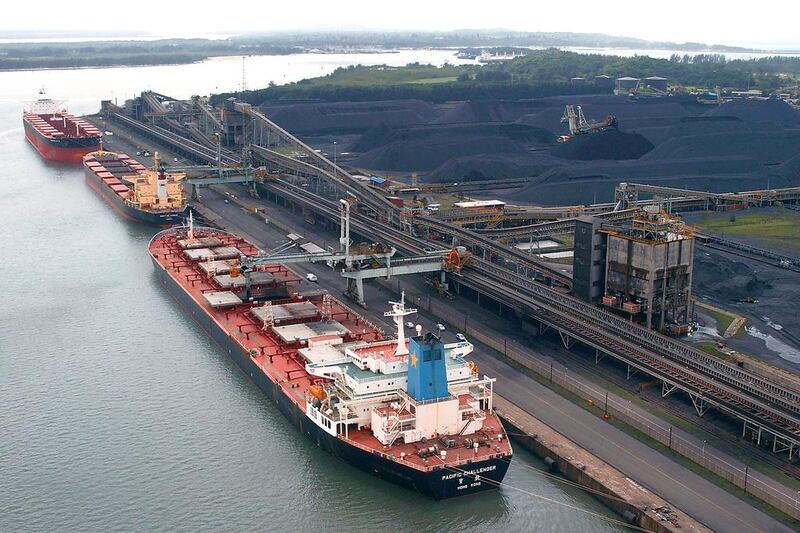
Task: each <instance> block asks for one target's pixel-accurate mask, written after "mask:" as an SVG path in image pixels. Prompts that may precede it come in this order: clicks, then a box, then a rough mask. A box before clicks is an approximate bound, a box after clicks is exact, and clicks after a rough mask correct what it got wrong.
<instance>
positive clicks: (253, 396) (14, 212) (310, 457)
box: [0, 51, 618, 532]
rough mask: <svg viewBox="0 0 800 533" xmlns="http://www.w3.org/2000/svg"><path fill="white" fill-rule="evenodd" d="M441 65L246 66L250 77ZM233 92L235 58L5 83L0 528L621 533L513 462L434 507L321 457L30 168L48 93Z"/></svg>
mask: <svg viewBox="0 0 800 533" xmlns="http://www.w3.org/2000/svg"><path fill="white" fill-rule="evenodd" d="M446 59H447V60H454V56H452V55H451V54H450V53H449V52H433V51H431V52H424V51H422V52H411V51H409V52H402V53H401V54H387V55H386V56H384V57H380V56H376V55H371V54H370V55H368V57H353V56H350V55H347V56H333V55H325V56H290V57H289V56H279V57H264V58H252V59H250V60H248V61H249V63H248V72H247V79H248V84H249V85H250V86H252V87H258V86H263V85H266V83H267V82H268V81H276V83H281V82H283V81H292V80H295V79H300V78H304V77H307V76H311V75H317V74H320V73H325V72H329V71H331V70H333V69H334V68H336V67H337V66H342V65H347V64H353V63H390V62H393V64H404V63H407V62H409V61H413V60H420V61H426V62H427V61H434V62H437V61H438V62H443V61H444V60H446ZM240 80H241V60H240V59H239V60H236V59H222V60H211V61H207V62H203V63H198V64H193V65H184V66H169V67H140V68H113V69H85V70H62V71H36V72H8V73H0V88H1V89H0V161H2V162H3V170H2V172H1V173H0V243H2V248H1V249H2V252H0V257H1V258H2V265H3V275H2V280H3V281H2V284H0V288H2V290H0V297H2V300H3V301H2V303H0V428H2V431H0V531H44V530H48V531H51V530H57V531H114V530H136V531H149V530H162V531H166V530H169V531H173V530H215V531H216V530H235V531H242V530H256V529H258V530H285V529H286V528H287V527H291V528H293V529H295V530H298V531H307V530H312V529H314V530H319V529H320V528H321V529H324V530H337V531H353V530H372V531H402V530H418V531H453V530H458V531H482V530H499V531H530V530H547V531H564V532H572V531H589V532H592V531H598V532H599V531H609V530H615V529H618V528H617V526H614V525H611V524H609V523H608V522H606V521H604V520H602V519H600V518H598V517H597V516H593V515H589V514H586V513H584V512H581V510H583V511H589V512H591V513H598V514H600V515H603V516H610V515H609V514H608V513H607V512H606V511H605V510H604V508H603V507H602V506H600V505H599V504H598V503H597V502H596V501H594V500H593V499H591V498H589V497H588V496H586V495H585V494H583V493H581V492H579V491H577V490H575V489H571V488H568V487H567V486H565V485H563V484H561V483H559V482H556V481H553V480H550V479H548V478H546V477H544V476H543V474H542V472H543V469H542V465H541V464H540V463H539V462H538V461H537V460H536V459H535V458H533V457H532V456H530V455H529V454H527V453H525V452H524V451H522V450H520V449H517V453H516V456H515V458H514V461H513V462H512V465H511V469H510V471H509V474H508V476H507V478H506V482H507V484H508V486H507V487H504V488H502V489H501V490H499V491H498V492H496V493H492V494H487V495H482V496H478V497H475V498H466V499H461V500H452V501H447V502H434V501H431V500H428V499H425V498H423V497H421V496H418V495H415V494H413V493H411V492H408V491H406V490H403V489H400V488H397V487H395V486H394V485H391V484H389V483H385V482H382V481H380V480H377V479H374V478H372V477H370V476H368V475H365V474H362V473H360V472H359V471H357V470H356V469H355V468H351V467H349V466H347V465H344V464H342V463H340V462H339V461H337V460H335V459H333V458H331V457H329V456H327V455H326V454H324V453H322V452H320V451H319V450H317V449H316V448H315V447H314V445H313V444H312V443H311V442H308V441H307V440H306V439H305V438H303V437H302V436H301V435H299V434H298V433H297V432H296V431H294V429H293V428H292V427H291V426H290V425H289V423H288V422H287V421H286V420H284V418H283V417H282V416H281V415H280V413H279V412H278V411H277V410H276V409H275V408H274V407H273V406H272V405H271V404H269V403H268V402H267V401H266V400H265V398H264V396H263V395H262V394H261V393H260V391H259V390H258V389H257V387H256V386H255V385H253V384H252V383H251V382H250V381H249V379H248V378H247V377H245V376H244V375H243V374H242V373H241V372H240V371H239V370H238V368H237V367H236V366H235V364H233V363H232V362H231V361H229V360H228V359H227V358H226V357H225V356H224V355H223V354H222V353H220V352H219V351H218V349H217V348H216V346H214V345H212V344H211V342H210V341H209V339H208V338H207V337H206V336H205V335H204V334H203V333H202V332H201V331H200V330H198V329H197V328H196V327H194V326H193V324H192V323H191V322H190V321H189V320H188V319H187V318H186V317H185V316H184V314H183V313H182V312H181V310H180V309H179V308H178V307H177V305H176V304H175V303H174V302H173V301H172V300H171V299H170V298H169V296H168V295H167V294H166V293H165V292H164V291H163V290H162V289H161V288H160V287H159V286H158V285H157V284H156V282H155V279H154V277H153V274H152V271H151V268H152V267H151V265H150V262H149V260H148V258H147V255H146V246H147V242H148V240H149V239H150V237H151V236H152V234H153V230H151V229H149V228H146V227H143V226H139V225H135V224H131V223H128V222H125V221H123V220H121V219H120V218H119V217H117V216H116V215H115V213H114V212H113V211H112V210H111V209H110V208H109V207H108V206H107V205H105V204H104V203H103V202H102V201H101V200H100V198H98V197H97V196H96V195H95V194H94V193H93V192H92V191H91V189H89V187H88V186H87V185H86V184H85V183H84V181H83V176H82V172H81V170H80V169H79V168H74V167H64V166H58V165H53V164H48V163H45V162H43V161H42V160H41V159H40V158H39V156H38V154H37V153H36V152H35V151H34V150H33V148H32V147H31V146H29V145H28V144H27V142H26V141H25V139H24V136H23V131H22V126H21V119H20V112H21V107H22V105H23V102H24V101H25V100H28V99H32V98H35V95H36V92H37V91H38V89H39V87H40V86H42V85H44V86H45V87H47V88H48V89H49V91H50V93H52V96H54V97H60V98H64V99H67V100H68V101H69V103H70V107H71V110H72V111H73V112H75V113H86V112H92V111H96V110H97V109H98V107H99V102H100V100H101V99H107V98H110V99H113V98H119V99H123V98H126V97H130V96H131V95H133V94H134V93H138V92H139V91H141V90H143V89H154V90H157V91H159V92H162V93H165V94H170V95H174V96H176V97H181V98H183V97H188V96H190V95H192V94H207V93H209V92H212V91H215V90H219V91H223V90H235V89H237V84H238V83H240ZM540 497H545V498H547V499H549V500H554V501H557V502H559V503H560V505H559V504H554V503H552V501H545V500H542V499H540Z"/></svg>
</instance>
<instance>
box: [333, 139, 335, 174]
mask: <svg viewBox="0 0 800 533" xmlns="http://www.w3.org/2000/svg"><path fill="white" fill-rule="evenodd" d="M333 177H334V178H336V141H333Z"/></svg>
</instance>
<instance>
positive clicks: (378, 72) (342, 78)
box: [297, 63, 468, 88]
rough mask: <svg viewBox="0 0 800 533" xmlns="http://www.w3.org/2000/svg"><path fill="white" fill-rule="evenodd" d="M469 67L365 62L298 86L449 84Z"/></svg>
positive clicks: (303, 82)
mask: <svg viewBox="0 0 800 533" xmlns="http://www.w3.org/2000/svg"><path fill="white" fill-rule="evenodd" d="M467 68H468V67H460V66H455V65H444V66H442V67H434V66H433V65H420V64H419V63H410V64H408V65H406V66H405V67H390V66H387V65H376V66H369V67H365V66H362V65H358V66H349V67H342V68H337V69H336V70H335V71H333V72H332V73H331V74H328V75H327V76H321V77H319V78H312V79H308V80H302V81H300V82H298V83H297V85H302V86H303V87H304V88H309V87H321V86H342V85H347V86H351V87H355V86H375V85H398V84H404V83H423V84H424V83H445V82H453V81H456V79H457V78H458V76H459V75H460V74H462V73H464V72H466V71H467Z"/></svg>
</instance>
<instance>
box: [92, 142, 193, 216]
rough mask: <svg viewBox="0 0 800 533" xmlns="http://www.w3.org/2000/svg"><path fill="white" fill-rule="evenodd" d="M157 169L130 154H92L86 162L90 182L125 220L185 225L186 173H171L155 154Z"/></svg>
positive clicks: (101, 152)
mask: <svg viewBox="0 0 800 533" xmlns="http://www.w3.org/2000/svg"><path fill="white" fill-rule="evenodd" d="M154 161H155V164H154V166H153V169H152V170H151V169H148V168H146V167H145V166H144V165H142V164H141V163H139V162H137V161H135V160H133V159H131V158H130V157H128V156H127V155H126V154H116V153H114V152H105V151H99V152H92V153H90V154H87V155H86V156H84V158H83V168H84V174H85V177H86V182H87V183H88V184H89V186H91V187H92V189H94V190H95V192H97V194H99V195H100V196H101V197H102V198H103V199H104V200H105V201H106V202H107V203H108V204H109V205H111V207H113V208H114V209H115V210H116V211H117V212H118V213H119V214H121V215H122V216H123V217H125V218H128V219H130V220H133V221H135V222H142V223H145V224H151V225H153V226H159V227H169V226H175V225H178V224H181V223H182V222H183V215H184V213H185V211H186V206H187V203H186V193H185V192H184V190H183V184H182V183H181V181H182V180H183V179H184V178H185V177H186V174H184V173H175V172H167V171H166V170H165V169H164V167H163V166H162V165H161V160H160V159H159V157H158V153H156V154H155V158H154Z"/></svg>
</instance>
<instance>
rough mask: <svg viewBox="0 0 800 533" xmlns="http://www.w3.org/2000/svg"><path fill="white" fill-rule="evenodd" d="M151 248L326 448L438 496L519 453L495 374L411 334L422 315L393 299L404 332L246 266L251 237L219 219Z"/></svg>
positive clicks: (492, 476)
mask: <svg viewBox="0 0 800 533" xmlns="http://www.w3.org/2000/svg"><path fill="white" fill-rule="evenodd" d="M149 253H150V257H151V260H152V262H153V266H154V268H155V271H156V274H157V278H158V280H159V281H160V283H161V284H162V285H164V287H166V289H167V290H168V291H169V292H170V293H171V294H172V296H174V297H175V299H176V300H177V301H178V302H179V303H180V304H181V305H182V306H184V307H185V308H186V310H187V311H188V312H189V313H190V316H192V318H194V319H195V320H196V321H197V323H198V324H199V325H200V326H201V327H202V328H203V329H204V330H205V331H206V333H208V334H209V335H210V336H211V337H212V339H213V340H214V341H215V342H216V343H217V344H218V345H219V346H220V347H221V348H222V349H223V350H224V351H225V352H227V354H228V355H229V356H230V357H231V358H233V360H234V361H235V362H236V363H237V364H238V365H239V366H240V367H241V369H242V370H243V371H244V372H245V374H247V375H248V376H250V377H251V379H252V380H253V381H254V382H255V383H256V384H257V385H258V386H259V388H261V390H262V391H264V393H265V394H266V395H267V396H268V397H269V398H271V399H272V400H273V401H274V402H275V403H276V404H277V406H278V408H279V409H280V411H281V412H282V413H283V414H284V415H285V416H286V417H287V418H288V419H289V420H290V421H291V422H292V424H293V425H294V426H295V427H297V428H298V430H299V431H300V432H301V433H303V434H305V435H306V436H307V437H308V438H310V439H311V440H312V441H313V442H315V443H316V444H317V445H318V446H319V447H320V448H322V449H324V450H326V451H327V452H329V453H331V454H332V455H334V456H336V457H338V458H341V459H343V460H345V461H346V462H348V463H350V464H352V465H354V466H357V467H358V468H360V469H362V470H364V471H366V472H369V473H371V474H374V475H376V476H378V477H381V478H383V479H386V480H389V481H392V482H394V483H396V484H398V485H401V486H404V487H407V488H409V489H412V490H416V491H419V492H421V493H423V494H425V495H428V496H430V497H433V498H436V499H443V498H450V497H454V496H460V495H466V494H474V493H478V492H483V491H487V490H492V489H496V488H497V487H498V486H499V485H500V483H501V482H502V480H503V477H504V476H505V473H506V471H507V469H508V465H509V462H510V460H511V457H512V450H511V445H510V443H509V442H508V437H507V435H506V433H505V430H504V429H503V426H502V424H501V422H500V420H499V418H498V417H497V415H496V414H495V413H494V411H493V408H492V398H493V383H494V379H491V378H488V377H485V376H484V377H481V376H479V374H478V369H477V367H476V366H475V365H473V364H472V363H471V362H470V361H467V360H466V359H465V356H467V355H468V354H469V353H471V352H472V348H473V346H472V344H470V343H469V342H457V343H453V344H444V343H443V342H442V341H441V340H440V339H439V338H438V337H436V336H435V335H433V334H431V333H427V334H422V331H421V327H420V326H417V327H416V332H415V333H416V334H415V335H414V336H412V337H410V338H408V339H407V338H406V337H405V331H404V322H403V319H404V317H406V316H407V315H409V314H411V313H413V312H415V310H413V309H406V307H405V302H404V300H403V299H401V301H400V302H392V303H391V311H388V312H387V313H385V314H386V316H390V317H392V318H393V320H394V321H395V323H396V324H397V328H398V329H397V337H396V338H394V339H391V338H386V337H385V336H384V334H383V332H382V331H381V330H380V329H378V328H377V327H376V326H374V325H373V324H371V323H370V322H369V321H368V320H366V319H365V318H363V317H362V316H360V315H358V314H357V313H355V312H354V311H353V310H351V309H350V308H349V307H347V306H346V305H345V304H343V303H341V302H340V301H338V300H336V299H335V298H333V297H331V296H330V295H328V294H327V293H326V292H325V291H320V290H315V291H311V292H307V293H303V292H301V291H299V285H300V283H301V280H300V278H298V277H297V276H295V275H294V274H293V273H291V272H290V271H288V270H287V269H286V268H285V267H284V266H283V265H279V264H256V265H255V266H253V267H252V268H248V269H247V271H244V270H242V269H241V266H240V265H241V264H242V261H243V259H245V258H246V257H245V256H249V257H253V256H259V255H262V254H261V252H260V251H259V250H258V249H257V248H256V247H254V246H253V245H252V244H250V243H248V242H246V241H244V240H243V239H240V238H238V237H236V236H234V235H232V234H229V233H226V232H223V231H219V230H213V229H210V228H197V229H196V228H193V227H192V226H191V223H190V227H189V228H188V229H187V228H173V229H169V230H165V231H163V232H161V233H159V234H157V235H156V236H155V237H153V239H152V241H151V242H150V245H149Z"/></svg>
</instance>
